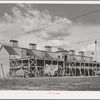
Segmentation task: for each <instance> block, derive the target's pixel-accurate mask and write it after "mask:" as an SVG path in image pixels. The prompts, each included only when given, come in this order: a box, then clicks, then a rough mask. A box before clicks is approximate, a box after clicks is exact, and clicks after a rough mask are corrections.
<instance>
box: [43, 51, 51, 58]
mask: <svg viewBox="0 0 100 100" xmlns="http://www.w3.org/2000/svg"><path fill="white" fill-rule="evenodd" d="M44 52H45V57H47V58H52V57H51V55H50V54H48V52H46V51H44Z"/></svg>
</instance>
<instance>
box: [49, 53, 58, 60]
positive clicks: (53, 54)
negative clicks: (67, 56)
mask: <svg viewBox="0 0 100 100" xmlns="http://www.w3.org/2000/svg"><path fill="white" fill-rule="evenodd" d="M48 54H49V55H50V56H51V57H52V58H55V59H57V57H56V53H54V52H48Z"/></svg>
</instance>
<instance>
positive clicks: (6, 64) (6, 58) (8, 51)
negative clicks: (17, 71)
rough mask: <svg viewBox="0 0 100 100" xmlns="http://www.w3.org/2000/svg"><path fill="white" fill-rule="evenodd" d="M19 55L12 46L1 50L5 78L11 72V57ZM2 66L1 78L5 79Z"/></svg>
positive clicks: (0, 58) (0, 60) (0, 56)
mask: <svg viewBox="0 0 100 100" xmlns="http://www.w3.org/2000/svg"><path fill="white" fill-rule="evenodd" d="M12 55H13V56H16V55H18V54H17V52H16V51H15V50H14V49H13V48H12V47H10V46H4V45H3V46H2V47H1V49H0V64H2V68H3V71H4V75H5V77H6V76H7V74H8V73H9V72H10V57H11V56H12ZM2 68H1V65H0V77H3V71H2Z"/></svg>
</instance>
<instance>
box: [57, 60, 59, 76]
mask: <svg viewBox="0 0 100 100" xmlns="http://www.w3.org/2000/svg"><path fill="white" fill-rule="evenodd" d="M57 66H58V70H59V63H58V61H57ZM57 76H58V71H57Z"/></svg>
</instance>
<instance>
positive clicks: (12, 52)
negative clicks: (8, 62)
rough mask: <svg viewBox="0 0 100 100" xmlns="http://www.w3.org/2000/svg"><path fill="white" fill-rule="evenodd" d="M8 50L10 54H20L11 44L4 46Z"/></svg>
mask: <svg viewBox="0 0 100 100" xmlns="http://www.w3.org/2000/svg"><path fill="white" fill-rule="evenodd" d="M3 47H4V48H5V49H6V50H7V52H8V53H9V55H18V54H17V52H16V51H15V50H14V49H13V48H12V47H10V46H3Z"/></svg>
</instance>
